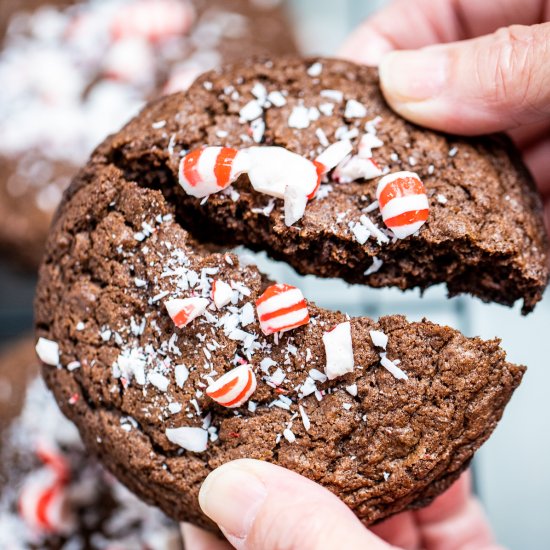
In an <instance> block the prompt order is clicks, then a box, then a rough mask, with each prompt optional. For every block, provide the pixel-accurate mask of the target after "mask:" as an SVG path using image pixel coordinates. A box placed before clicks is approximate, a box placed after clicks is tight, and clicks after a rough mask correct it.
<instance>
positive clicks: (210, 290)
mask: <svg viewBox="0 0 550 550" xmlns="http://www.w3.org/2000/svg"><path fill="white" fill-rule="evenodd" d="M169 101H174V102H176V101H179V102H180V103H181V98H180V99H178V98H177V97H176V98H172V99H171V100H169ZM161 104H162V103H161ZM158 105H159V104H157V106H158ZM153 108H154V107H153ZM145 116H146V117H147V116H149V115H148V111H146V112H145ZM181 124H182V127H183V126H184V125H185V123H184V121H182V122H181ZM192 126H193V121H192V120H190V121H189V127H190V131H191V130H192ZM127 135H128V133H127V131H124V132H123V133H122V134H121V135H120V136H118V137H115V138H114V139H113V140H112V141H111V143H112V144H116V143H119V141H118V140H119V139H126V136H127ZM142 138H143V136H142ZM142 138H140V140H139V141H137V139H136V140H135V141H127V142H126V144H127V150H126V152H125V154H126V155H127V157H128V156H129V155H130V149H131V148H132V146H135V147H136V149H138V151H141V150H142V149H141V148H142V147H143V143H142V142H143V139H142ZM108 151H110V152H111V153H112V154H113V157H109V155H108V154H107V152H108ZM115 151H116V148H115V147H114V146H113V147H112V148H111V147H110V145H109V144H106V145H105V146H104V147H103V149H102V154H98V155H96V156H95V157H94V158H93V159H92V161H91V162H90V163H89V164H88V165H87V167H86V168H85V169H84V170H83V171H82V172H81V173H80V175H79V177H78V178H77V179H76V180H75V182H74V184H73V185H72V187H71V188H70V191H69V193H68V194H67V195H66V199H65V201H64V203H63V205H62V207H61V209H60V210H59V212H58V215H57V218H56V220H55V222H54V225H53V227H52V232H51V234H50V239H49V242H48V246H47V254H46V257H45V261H44V264H43V265H42V268H41V272H40V282H39V285H38V289H37V297H36V308H35V313H36V325H37V331H38V336H39V337H40V340H39V342H38V351H39V354H40V356H41V358H42V360H43V362H44V367H43V374H44V377H45V379H46V382H47V384H48V386H49V387H50V388H51V390H52V391H53V392H54V394H55V396H56V399H57V401H58V403H59V405H60V407H61V409H62V410H63V412H64V413H65V414H66V415H67V416H68V417H69V418H70V419H72V420H73V421H74V422H75V423H76V425H77V426H78V427H79V429H80V433H81V435H82V438H83V439H84V441H85V443H86V445H87V446H88V448H89V449H90V451H92V452H94V453H95V454H96V455H98V456H99V457H100V459H101V460H102V462H103V463H104V464H105V465H106V466H107V468H108V469H109V470H111V471H112V472H113V473H114V474H115V475H116V476H117V477H118V478H119V479H120V480H121V481H122V482H123V483H125V484H126V485H127V486H128V487H129V488H130V489H131V490H132V491H134V492H135V493H136V494H138V495H139V496H140V497H141V498H143V499H144V500H145V501H147V502H150V503H155V504H157V505H158V506H160V507H161V509H162V510H163V511H164V512H165V513H167V514H168V515H169V516H171V517H173V518H175V519H178V520H182V521H183V520H185V521H190V522H193V523H195V524H196V525H200V526H203V527H206V528H209V529H214V528H215V526H214V525H213V524H212V523H211V522H210V520H208V519H207V518H206V517H205V516H204V515H203V514H202V512H201V511H200V508H199V505H198V500H197V495H198V491H199V488H200V486H201V483H202V482H203V480H204V479H205V477H206V476H207V475H208V473H210V472H211V471H212V470H213V469H214V468H216V467H217V466H219V465H221V464H223V463H225V462H227V461H229V460H233V459H237V458H243V457H248V458H256V459H260V460H267V461H270V462H273V463H275V464H279V465H281V466H284V467H286V468H290V469H292V470H294V471H296V472H298V473H300V474H302V475H305V476H307V477H308V478H310V479H312V480H314V481H316V482H319V483H321V484H322V485H324V486H325V487H327V488H328V489H330V490H331V491H333V492H334V493H335V494H336V495H338V496H339V497H340V498H342V499H343V500H344V502H345V503H346V504H347V505H349V506H350V507H351V509H352V510H353V511H354V512H355V513H356V514H357V516H358V517H359V518H360V519H361V520H362V521H364V522H365V523H366V524H370V523H372V522H374V521H377V520H381V519H383V518H385V517H388V516H390V515H392V514H395V513H397V512H401V511H403V510H406V509H410V508H415V507H418V506H422V505H425V504H427V503H428V502H430V501H431V500H432V499H433V498H434V497H435V496H436V495H437V494H439V493H440V492H442V491H443V490H444V489H445V488H446V487H448V486H449V485H450V484H451V483H452V482H453V480H455V479H456V478H457V477H458V475H459V474H460V472H461V471H462V470H463V469H464V468H466V467H467V465H468V463H469V461H470V460H471V458H472V456H473V454H474V452H475V450H476V449H477V448H479V446H480V445H481V444H482V443H483V442H484V441H485V440H486V439H487V438H488V437H489V435H490V433H491V432H492V431H493V429H494V428H495V426H496V424H497V422H498V420H499V419H500V417H501V415H502V413H503V410H504V407H505V405H506V403H507V402H508V400H509V399H510V397H511V395H512V393H513V391H514V389H515V388H516V387H517V385H518V384H519V383H520V380H521V377H522V374H523V371H524V369H523V367H519V366H515V365H512V364H510V363H508V362H507V361H506V358H505V353H504V352H503V351H502V350H501V349H500V347H499V342H498V341H496V340H492V341H482V340H480V339H479V338H466V337H465V336H463V335H461V334H460V333H459V332H458V331H456V330H453V329H452V328H449V327H442V326H437V325H435V324H433V323H430V322H429V321H422V322H417V323H409V322H407V321H406V320H405V318H404V317H402V316H390V317H384V318H381V319H380V320H379V321H378V322H376V321H374V320H371V319H368V318H353V319H349V318H348V317H347V316H346V315H345V314H343V313H339V312H333V311H326V310H322V309H320V308H318V307H316V306H315V305H314V304H313V303H311V302H308V301H307V300H306V299H302V297H301V295H300V294H299V289H292V288H287V287H281V286H279V287H276V289H275V290H274V289H273V282H271V281H269V280H267V279H266V278H265V277H264V276H263V275H262V274H261V273H260V272H259V271H258V269H257V268H256V267H255V266H253V265H246V264H243V263H241V262H240V260H239V258H238V257H237V256H235V255H234V254H231V253H228V252H212V251H211V249H209V248H206V247H205V246H203V245H201V244H200V243H199V242H198V241H197V240H195V239H194V238H193V237H191V235H190V234H189V233H188V231H187V230H186V229H184V228H183V227H182V225H183V223H182V221H181V220H182V218H181V215H182V214H181V212H180V211H179V206H180V203H179V201H178V200H177V199H176V197H175V196H174V195H171V193H172V191H173V189H174V187H172V186H171V180H170V175H169V172H166V173H164V172H162V170H161V168H159V166H161V164H160V163H156V162H155V160H154V159H155V155H156V149H155V148H154V146H152V147H151V149H150V156H149V157H148V158H147V159H145V158H143V157H141V156H140V154H141V153H139V152H138V153H137V154H136V159H141V163H142V164H141V169H140V170H141V172H140V173H139V174H138V173H137V172H136V171H134V172H133V174H132V176H131V177H130V176H129V175H128V174H127V173H125V172H124V171H123V170H122V169H121V168H120V167H117V166H115V165H114V164H115V163H114V160H113V159H114V156H115ZM104 155H105V156H104ZM134 170H137V160H136V164H135V165H134ZM163 173H164V175H161V174H163ZM153 175H155V178H156V179H155V181H154V182H153V181H152V178H153ZM150 178H151V179H150ZM153 186H155V187H157V188H160V189H153V188H151V187H153ZM165 186H166V187H165ZM163 191H164V192H165V193H166V195H165V194H163ZM231 227H232V225H230V226H229V228H228V229H227V230H230V228H231ZM281 283H284V281H281ZM220 289H222V290H223V292H221V293H220ZM296 291H298V292H296ZM266 292H267V298H266V294H265V293H266ZM270 300H271V301H270ZM304 309H305V310H307V315H305V312H304ZM260 310H261V311H260ZM296 312H299V314H298V315H294V314H295V313H296ZM287 315H288V316H290V317H288V316H287ZM285 316H286V317H285ZM258 317H260V318H262V319H263V320H262V325H260V322H259V320H258ZM283 317H285V319H284V324H283V323H282V318H283ZM274 321H276V323H278V324H276V325H269V326H268V324H267V323H268V322H274ZM292 323H294V324H295V325H299V326H297V328H294V329H292V330H288V331H286V332H276V333H274V334H271V335H268V336H266V335H265V334H264V333H265V332H270V330H269V329H270V326H271V328H274V327H275V328H279V329H280V328H281V327H282V326H286V327H287V328H288V326H289V325H291V324H292ZM178 326H179V328H178ZM69 365H70V368H68V367H69ZM222 376H225V378H224V379H223V380H221V378H222ZM75 395H76V396H78V397H77V399H75V398H74V396H75Z"/></svg>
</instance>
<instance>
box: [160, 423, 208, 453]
mask: <svg viewBox="0 0 550 550" xmlns="http://www.w3.org/2000/svg"><path fill="white" fill-rule="evenodd" d="M165 433H166V437H167V438H168V440H169V441H171V442H172V443H175V444H176V445H179V446H180V447H181V448H182V449H185V450H186V451H192V452H194V453H202V452H203V451H206V448H207V447H208V431H207V430H203V429H202V428H194V427H190V426H183V427H181V428H167V429H166V432H165Z"/></svg>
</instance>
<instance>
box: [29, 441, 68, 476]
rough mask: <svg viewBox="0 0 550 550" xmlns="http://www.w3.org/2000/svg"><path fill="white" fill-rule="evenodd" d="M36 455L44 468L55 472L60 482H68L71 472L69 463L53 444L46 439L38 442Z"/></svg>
mask: <svg viewBox="0 0 550 550" xmlns="http://www.w3.org/2000/svg"><path fill="white" fill-rule="evenodd" d="M36 455H37V456H38V458H39V459H40V460H41V461H42V462H43V463H44V465H45V466H48V467H49V468H51V470H52V471H53V472H55V474H56V475H57V478H58V479H59V480H60V481H68V479H69V477H70V472H71V468H70V466H69V461H68V460H67V458H66V457H65V455H64V454H62V453H61V451H60V450H59V449H58V447H57V446H56V445H55V444H54V443H52V442H51V441H48V440H47V439H41V440H39V441H38V443H37V445H36Z"/></svg>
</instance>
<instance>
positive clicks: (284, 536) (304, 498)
mask: <svg viewBox="0 0 550 550" xmlns="http://www.w3.org/2000/svg"><path fill="white" fill-rule="evenodd" d="M199 502H200V505H201V508H202V509H203V511H204V513H205V514H206V515H207V516H209V517H210V518H211V519H212V520H214V521H215V522H216V523H217V524H218V525H219V527H220V529H221V530H222V532H223V533H224V535H225V536H226V537H227V539H228V540H229V542H230V543H231V544H232V545H233V546H234V547H235V548H237V550H280V549H285V550H293V549H300V550H324V549H332V548H364V549H365V550H389V549H390V548H391V547H390V546H388V545H387V544H386V543H384V542H382V541H381V540H380V539H378V538H377V537H376V536H375V535H373V534H372V533H370V532H369V531H368V530H367V529H365V528H364V527H363V525H362V524H361V522H360V521H359V520H358V519H357V518H356V517H355V515H354V514H353V513H352V512H351V510H350V509H349V508H347V506H346V505H345V504H344V503H343V502H341V501H340V500H338V498H336V496H334V495H333V494H332V493H330V492H329V491H327V490H326V489H324V488H322V487H321V486H319V485H317V484H315V483H313V482H312V481H310V480H308V479H306V478H304V477H302V476H300V475H298V474H296V473H294V472H291V471H289V470H285V469H284V468H281V467H279V466H275V465H273V464H269V463H267V462H261V461H257V460H250V459H243V460H236V461H234V462H229V463H227V464H224V465H223V466H220V467H219V468H218V469H217V470H214V471H213V472H212V473H211V474H210V475H209V476H208V477H207V478H206V480H205V482H204V483H203V485H202V487H201V490H200V493H199Z"/></svg>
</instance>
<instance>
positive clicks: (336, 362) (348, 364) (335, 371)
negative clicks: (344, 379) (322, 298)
mask: <svg viewBox="0 0 550 550" xmlns="http://www.w3.org/2000/svg"><path fill="white" fill-rule="evenodd" d="M323 344H324V345H325V355H326V366H325V374H326V375H327V378H328V379H329V380H334V379H335V378H337V377H339V376H343V375H344V374H347V373H349V372H352V371H353V368H354V359H353V343H352V339H351V324H350V322H349V321H346V322H345V323H340V324H339V325H336V327H334V328H333V329H332V330H331V331H329V332H325V333H324V334H323Z"/></svg>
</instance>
